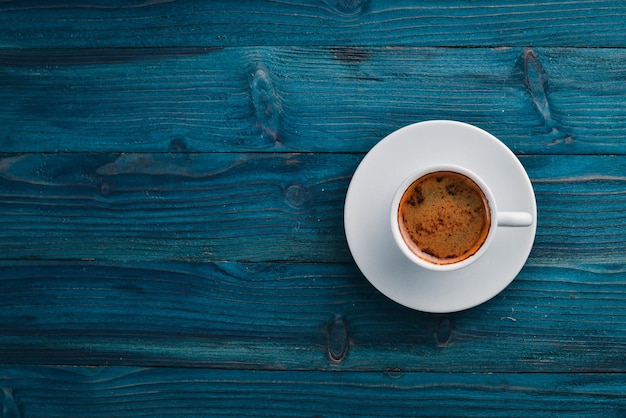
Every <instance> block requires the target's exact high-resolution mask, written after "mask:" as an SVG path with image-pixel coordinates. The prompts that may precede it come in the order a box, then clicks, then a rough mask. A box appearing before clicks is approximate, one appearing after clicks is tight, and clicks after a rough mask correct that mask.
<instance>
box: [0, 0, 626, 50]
mask: <svg viewBox="0 0 626 418" xmlns="http://www.w3.org/2000/svg"><path fill="white" fill-rule="evenodd" d="M32 22H37V25H32ZM625 22H626V6H625V5H624V4H623V2H615V1H607V0H591V1H590V0H586V1H582V0H577V1H565V0H558V1H552V2H543V3H540V4H537V3H529V2H520V1H510V0H509V1H499V2H493V1H488V0H480V1H474V2H471V3H467V2H464V1H462V0H454V1H446V2H438V1H436V0H429V1H422V2H412V1H409V0H403V1H395V2H394V3H393V5H391V4H389V3H388V2H385V1H382V0H372V1H368V0H355V1H348V0H332V1H325V2H311V1H305V0H290V1H288V2H285V1H269V0H268V1H254V2H252V1H246V2H243V1H240V2H231V1H228V0H220V1H211V2H203V1H201V0H195V1H193V0H192V1H185V2H172V1H149V2H146V1H143V0H141V1H140V0H134V1H120V0H118V1H108V2H91V3H75V2H70V3H68V2H63V1H59V0H38V1H37V0H33V1H29V2H26V3H25V2H19V1H4V2H2V3H1V4H0V27H2V28H3V30H2V31H0V46H10V47H15V46H17V47H99V48H102V47H112V46H115V47H127V46H131V47H135V46H156V47H160V46H166V47H167V46H216V45H217V46H233V45H293V44H298V45H377V46H386V45H422V46H423V45H428V46H477V45H479V46H484V45H497V46H501V45H517V46H525V45H550V46H584V47H589V46H626V25H625Z"/></svg>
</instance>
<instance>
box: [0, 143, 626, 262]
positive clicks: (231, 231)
mask: <svg viewBox="0 0 626 418" xmlns="http://www.w3.org/2000/svg"><path fill="white" fill-rule="evenodd" d="M362 157H363V155H362V154H339V153H337V154H286V153H276V154H273V153H254V154H239V153H234V154H224V153H215V154H193V153H182V152H177V153H163V154H144V153H128V154H104V153H98V154H83V153H77V154H75V153H61V154H20V155H13V154H9V155H4V156H3V157H2V158H0V214H1V216H0V259H14V260H18V259H74V260H77V259H87V260H120V261H149V260H157V261H158V260H162V261H163V260H179V261H180V260H187V261H198V262H206V261H223V260H229V261H261V262H263V261H303V262H351V261H352V259H351V257H350V254H349V251H348V247H347V244H346V241H345V238H344V233H343V205H344V200H345V194H346V189H347V187H348V184H349V181H350V178H351V176H352V174H353V172H354V170H355V168H356V166H357V165H358V163H359V162H360V160H361V158H362ZM521 161H522V163H523V164H524V165H525V166H526V168H527V171H528V172H529V175H530V178H531V181H533V184H534V187H535V192H536V196H537V204H538V211H539V213H538V231H537V238H536V242H535V246H534V249H533V252H532V254H531V258H532V259H533V260H534V262H545V263H547V264H550V263H552V262H553V261H555V260H558V261H559V262H565V263H567V262H571V263H575V264H578V263H586V264H620V263H625V262H626V252H625V251H624V248H625V247H626V233H625V228H626V224H625V223H624V203H625V202H624V193H625V184H626V183H625V182H626V178H625V177H624V173H625V172H626V158H625V157H624V156H522V157H521ZM591 197H592V198H591Z"/></svg>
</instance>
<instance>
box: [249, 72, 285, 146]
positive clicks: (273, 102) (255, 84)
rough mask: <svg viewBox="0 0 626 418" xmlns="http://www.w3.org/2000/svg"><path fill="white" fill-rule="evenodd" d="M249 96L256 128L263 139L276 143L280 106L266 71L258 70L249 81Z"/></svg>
mask: <svg viewBox="0 0 626 418" xmlns="http://www.w3.org/2000/svg"><path fill="white" fill-rule="evenodd" d="M250 90H251V91H250V95H251V99H252V105H253V106H254V113H255V116H256V120H257V126H258V127H259V129H260V130H261V135H262V137H263V138H265V139H267V140H270V141H273V142H278V130H279V126H280V118H281V113H282V106H281V104H280V99H279V97H278V94H277V93H276V90H275V89H274V85H273V83H272V80H271V78H270V75H269V73H268V71H266V70H265V69H262V68H261V69H258V70H257V71H256V72H255V73H254V76H253V77H252V80H251V81H250Z"/></svg>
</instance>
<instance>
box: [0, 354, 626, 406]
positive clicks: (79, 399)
mask: <svg viewBox="0 0 626 418" xmlns="http://www.w3.org/2000/svg"><path fill="white" fill-rule="evenodd" d="M0 387H2V388H3V393H2V392H0V400H2V401H3V403H4V405H5V411H6V412H7V414H9V413H10V414H12V415H8V416H16V417H19V416H28V417H57V416H63V417H65V416H81V417H85V418H89V417H111V416H127V417H145V416H152V417H162V416H220V417H223V416H235V417H245V416H259V415H261V416H267V415H268V413H269V414H271V416H275V417H282V416H301V415H307V416H359V417H361V416H396V417H397V416H441V415H445V416H464V417H467V416H480V417H492V416H494V417H502V416H586V417H620V416H623V415H624V413H626V398H625V397H624V396H623V393H624V390H625V389H626V379H625V377H624V375H611V376H609V375H597V374H591V375H589V374H584V375H571V374H564V375H561V374H501V373H498V374H454V375H450V374H445V373H388V374H381V373H316V372H296V373H294V372H263V371H239V372H232V371H224V370H203V369H176V368H168V369H143V368H124V367H112V368H111V367H105V368H82V367H28V366H24V367H3V368H1V369H0Z"/></svg>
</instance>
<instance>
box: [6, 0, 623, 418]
mask: <svg viewBox="0 0 626 418" xmlns="http://www.w3.org/2000/svg"><path fill="white" fill-rule="evenodd" d="M625 16H626V6H625V5H624V4H623V3H622V2H610V1H604V0H593V1H553V2H548V3H543V4H538V3H523V2H513V1H500V2H496V3H494V2H486V1H483V0H478V1H472V2H462V1H457V0H452V1H446V2H442V1H426V2H419V4H418V3H417V2H409V1H399V2H394V3H393V4H390V3H389V2H383V1H378V0H370V1H362V0H356V1H344V0H328V1H326V0H324V1H306V2H305V1H301V0H293V1H254V2H251V1H239V2H232V1H223V0H216V1H211V2H203V1H199V0H190V1H185V2H181V1H148V2H145V1H141V2H138V1H131V2H119V1H112V2H99V1H92V2H89V3H77V2H58V1H55V0H52V1H39V0H33V1H28V2H24V1H4V2H0V152H1V153H2V154H1V155H0V295H1V296H0V404H1V408H0V411H1V412H0V416H2V417H3V418H4V417H9V416H10V417H18V416H25V417H26V416H29V417H30V416H42V417H51V416H84V417H90V416H92V417H96V416H107V417H108V416H114V415H125V416H148V415H149V416H166V415H175V416H198V415H218V416H228V415H233V416H246V415H266V416H267V415H271V416H293V415H312V416H329V415H330V416H333V415H334V416H347V415H358V416H364V415H373V416H381V415H387V416H403V415H409V416H415V415H431V416H432V415H436V416H441V415H462V416H471V415H476V416H534V415H542V416H553V415H556V416H568V415H573V416H602V417H604V416H616V417H618V416H623V415H624V414H626V405H625V404H624V399H625V398H624V394H625V393H626V382H625V380H624V379H625V377H624V376H626V369H625V364H626V362H625V357H624V353H625V352H626V334H625V329H626V328H625V327H624V319H623V318H625V317H626V312H625V309H626V293H625V292H624V285H625V284H626V283H625V281H624V277H626V276H625V271H626V270H625V266H626V257H625V254H626V252H625V251H624V248H626V241H625V239H624V237H625V236H626V234H625V232H626V231H625V230H624V229H625V225H626V223H625V222H624V217H625V216H624V207H625V206H624V203H625V201H624V199H623V196H625V194H626V176H625V174H624V173H626V160H625V155H626V122H625V121H626V113H625V110H624V109H626V90H625V87H624V80H626V53H625V49H624V48H625V47H626V19H625ZM425 119H457V120H462V121H465V122H470V123H473V124H475V125H477V126H480V127H482V128H484V129H487V130H488V131H490V132H492V133H494V134H495V135H496V136H498V137H499V138H500V139H502V141H503V142H504V143H505V144H506V145H508V146H509V147H510V148H511V149H512V150H513V151H514V152H516V153H517V154H518V155H519V156H520V159H521V161H522V163H523V165H524V166H525V167H526V169H527V171H528V173H529V175H530V177H531V180H532V182H533V186H534V188H535V191H536V195H537V204H538V209H539V212H538V231H537V239H536V242H535V246H534V248H533V251H532V253H531V256H530V258H529V260H528V262H527V264H526V266H525V267H524V269H523V270H522V271H521V272H520V274H519V276H518V277H517V279H516V280H515V281H513V283H512V284H511V285H510V286H509V287H508V288H507V289H505V290H504V291H503V292H502V293H501V294H499V295H497V296H496V297H495V298H493V299H492V300H491V301H489V302H487V303H485V304H483V305H481V306H478V307H476V308H474V309H470V310H467V311H464V312H458V313H454V314H448V315H430V314H424V313H420V312H415V311H412V310H409V309H406V308H404V307H402V306H399V305H397V304H395V303H394V302H392V301H390V300H388V299H387V298H386V297H385V296H383V295H381V294H380V293H379V292H377V291H376V290H375V289H374V288H373V287H372V286H371V285H369V283H368V282H367V280H366V279H365V278H364V277H363V276H362V275H361V274H360V273H359V271H358V269H357V267H356V266H355V265H354V263H353V262H352V259H351V257H350V254H349V251H348V248H347V245H346V242H345V239H344V236H343V227H342V225H343V219H342V214H343V202H344V198H345V193H346V188H347V186H348V183H349V181H350V178H351V175H352V173H353V171H354V169H355V167H356V166H357V165H358V163H359V162H360V161H361V159H362V158H363V156H364V155H365V153H366V152H367V151H368V150H369V149H370V148H371V147H372V146H373V145H374V144H376V143H377V142H378V141H379V140H380V139H381V138H383V137H384V136H385V135H387V134H388V133H390V132H392V131H393V130H395V129H397V128H399V127H401V126H403V125H406V124H409V123H413V122H418V121H421V120H425ZM381 174H382V173H381ZM373 198H375V197H373ZM52 365H57V366H54V367H53V366H52Z"/></svg>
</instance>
